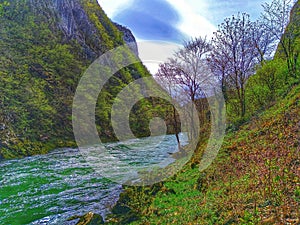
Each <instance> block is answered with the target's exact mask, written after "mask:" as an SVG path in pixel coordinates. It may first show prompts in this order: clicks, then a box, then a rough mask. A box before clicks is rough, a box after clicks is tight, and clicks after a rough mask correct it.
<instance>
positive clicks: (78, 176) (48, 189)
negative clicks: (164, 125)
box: [0, 135, 186, 225]
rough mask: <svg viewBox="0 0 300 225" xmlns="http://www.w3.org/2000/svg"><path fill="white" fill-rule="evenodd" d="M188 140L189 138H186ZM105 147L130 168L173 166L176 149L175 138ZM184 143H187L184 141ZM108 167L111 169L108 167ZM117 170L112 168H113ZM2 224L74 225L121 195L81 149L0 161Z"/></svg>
mask: <svg viewBox="0 0 300 225" xmlns="http://www.w3.org/2000/svg"><path fill="white" fill-rule="evenodd" d="M182 137H183V139H185V141H186V138H185V137H184V135H182ZM161 139H162V137H149V138H142V139H134V140H128V141H125V142H118V143H109V144H105V147H106V149H108V151H109V152H110V153H111V154H113V155H114V156H118V155H119V158H124V157H125V156H126V157H125V160H126V161H127V163H128V165H132V164H134V165H151V164H157V163H159V162H161V161H166V162H169V163H171V162H172V160H173V158H172V157H171V155H170V153H172V152H175V151H176V150H177V147H176V146H177V143H176V139H175V136H174V135H166V136H165V137H164V138H163V139H162V141H161V142H160V143H159V145H157V140H161ZM183 143H184V142H183ZM108 166H109V165H108ZM110 166H113V165H110ZM0 176H1V180H0V224H1V225H9V224H11V225H14V224H16V225H19V224H39V225H40V224H47V225H48V224H59V225H61V224H68V225H69V224H70V225H71V224H74V223H76V221H73V222H67V221H66V220H67V219H68V218H69V217H71V216H74V215H83V214H85V213H87V212H90V211H92V212H95V213H98V214H101V215H102V216H104V217H105V215H106V214H107V213H108V212H109V209H110V208H111V207H112V206H113V205H114V203H115V202H116V201H117V199H118V196H119V194H120V193H121V191H122V187H121V185H120V184H116V183H114V182H112V181H110V180H109V179H107V178H104V177H103V176H100V175H99V173H96V172H95V170H94V169H93V168H92V167H91V165H90V164H88V163H87V162H86V160H85V159H84V157H82V155H81V152H80V151H79V150H78V149H67V148H66V149H57V150H54V151H52V152H51V153H49V154H46V155H39V156H33V157H27V158H23V159H14V160H2V161H0Z"/></svg>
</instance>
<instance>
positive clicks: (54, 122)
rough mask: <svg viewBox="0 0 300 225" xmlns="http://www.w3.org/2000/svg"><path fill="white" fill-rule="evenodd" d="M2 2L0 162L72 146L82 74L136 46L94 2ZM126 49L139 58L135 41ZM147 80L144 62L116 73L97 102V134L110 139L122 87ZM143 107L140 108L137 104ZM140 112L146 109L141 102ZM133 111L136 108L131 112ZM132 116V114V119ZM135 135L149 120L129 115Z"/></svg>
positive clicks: (10, 0)
mask: <svg viewBox="0 0 300 225" xmlns="http://www.w3.org/2000/svg"><path fill="white" fill-rule="evenodd" d="M1 2H2V3H0V52H1V55H0V108H1V110H0V157H6V158H10V157H18V156H26V155H32V154H39V153H45V152H47V151H48V150H49V149H52V148H55V147H58V146H66V145H74V140H73V132H72V101H73V96H74V93H75V90H76V87H77V85H78V81H79V80H80V78H81V76H82V74H83V72H84V71H85V69H86V68H87V67H88V66H89V65H90V64H91V63H92V62H93V61H94V60H95V59H96V58H97V57H99V56H100V55H101V54H103V53H104V52H106V51H108V50H110V49H113V48H115V47H117V46H120V45H123V44H124V43H125V42H135V38H134V36H133V35H132V33H131V32H130V30H128V29H127V28H125V27H123V26H120V25H117V24H114V23H113V22H112V21H111V20H110V19H109V18H108V17H107V16H106V14H105V12H104V11H103V10H102V9H101V7H100V6H99V5H98V3H97V1H96V0H7V1H4V2H3V1H1ZM132 50H133V52H134V53H135V54H138V51H137V47H136V43H135V44H133V45H132ZM144 76H150V74H149V72H148V71H147V69H146V68H145V67H144V66H143V65H142V64H134V65H132V66H129V67H128V68H124V69H122V70H120V71H119V72H118V73H117V74H116V75H115V79H112V80H110V81H109V83H108V84H107V85H106V87H105V90H103V91H102V92H101V94H100V96H99V100H98V105H97V109H96V112H97V113H96V122H97V127H98V129H99V130H98V131H99V135H100V136H101V137H102V138H103V139H106V140H113V139H114V134H113V130H112V127H111V122H110V108H111V105H112V102H113V99H114V97H115V96H116V95H117V93H118V92H119V91H120V90H121V89H122V87H123V86H124V85H126V84H128V83H130V82H131V81H133V80H134V79H137V78H141V77H144ZM141 107H142V106H141ZM143 107H144V108H143V109H141V110H140V111H139V112H140V113H141V112H143V111H145V107H147V104H144V106H143ZM137 111H138V110H137ZM135 115H136V116H135ZM133 116H135V117H134V118H136V119H135V120H134V121H135V123H136V124H135V126H134V127H135V128H136V132H137V133H139V134H140V135H141V136H143V135H146V133H147V132H148V131H147V130H140V127H141V126H142V124H143V122H145V120H146V119H147V116H145V115H144V116H142V115H137V113H133Z"/></svg>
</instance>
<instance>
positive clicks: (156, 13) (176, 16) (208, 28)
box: [98, 0, 271, 74]
mask: <svg viewBox="0 0 300 225" xmlns="http://www.w3.org/2000/svg"><path fill="white" fill-rule="evenodd" d="M266 1H267V2H270V1H271V0H265V1H261V0H251V1H247V0H98V2H99V4H100V6H101V7H102V8H103V10H104V11H105V12H106V14H107V15H108V17H110V18H111V19H112V20H113V21H114V22H117V23H119V24H121V25H124V26H126V27H128V28H129V29H130V30H131V31H132V32H133V34H134V36H135V37H136V39H137V41H138V47H139V52H140V58H141V59H142V61H143V62H144V64H145V65H146V66H147V67H148V68H149V70H150V71H151V73H152V74H153V73H155V72H156V71H157V68H158V64H159V63H160V62H162V61H159V60H157V62H156V63H147V62H146V61H147V60H146V59H145V58H143V57H141V54H143V53H144V52H145V53H146V54H145V55H146V56H147V53H149V46H147V45H145V44H140V42H142V41H144V40H151V41H162V42H168V43H173V44H177V45H181V44H182V43H183V42H184V41H186V40H190V39H191V37H199V36H202V37H205V36H206V37H207V38H210V37H212V35H213V32H215V31H216V30H217V27H218V24H220V23H222V22H223V20H224V19H225V18H226V17H231V16H232V15H234V14H237V13H238V12H247V13H248V14H250V18H252V19H253V20H255V19H257V18H258V17H259V14H260V12H261V11H262V7H261V4H262V3H264V2H266ZM151 47H153V48H156V50H159V49H160V48H163V49H167V50H170V49H172V48H170V46H168V47H165V46H163V45H159V44H157V45H155V46H151ZM176 48H177V49H178V46H174V48H173V50H172V51H171V50H170V51H165V52H166V53H165V56H166V57H165V58H167V56H168V57H170V56H171V55H172V52H174V51H175V50H176ZM144 49H145V50H144ZM161 58H163V57H161ZM150 61H151V60H150ZM152 61H155V60H152Z"/></svg>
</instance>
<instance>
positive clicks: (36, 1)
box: [30, 0, 138, 58]
mask: <svg viewBox="0 0 300 225" xmlns="http://www.w3.org/2000/svg"><path fill="white" fill-rule="evenodd" d="M30 4H31V7H32V9H33V11H35V13H37V14H42V15H43V16H45V17H46V18H47V19H49V20H51V19H53V18H56V20H57V25H58V27H59V29H60V30H61V31H62V32H63V34H64V35H65V37H64V38H65V39H66V40H72V39H75V40H77V42H78V43H80V45H82V46H83V48H84V49H85V52H86V54H87V57H88V58H94V57H96V56H99V54H101V53H103V49H102V48H101V45H102V43H101V38H100V36H101V35H100V36H99V35H98V32H99V27H96V26H95V22H96V21H91V17H90V15H89V13H90V14H91V13H92V12H91V11H94V10H97V11H94V12H93V13H95V14H94V15H96V16H97V17H98V19H99V21H97V22H100V24H103V25H104V26H103V27H104V29H105V30H108V31H112V34H113V35H122V37H123V41H124V42H125V43H127V44H128V45H129V46H130V48H131V50H132V51H133V52H134V53H135V54H136V55H138V49H137V44H136V40H135V37H134V36H133V34H132V33H131V31H130V30H129V29H128V28H126V27H124V26H121V25H119V24H116V23H112V22H111V21H110V20H109V19H108V18H107V16H106V14H105V12H104V11H103V10H102V9H101V7H100V6H97V2H96V1H87V0H30ZM89 10H91V11H89ZM115 28H117V29H118V31H120V32H121V34H118V31H117V30H116V29H115ZM87 37H93V47H91V46H90V45H89V43H87V41H86V39H87ZM119 44H121V42H120V41H119Z"/></svg>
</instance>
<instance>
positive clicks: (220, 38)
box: [211, 13, 258, 117]
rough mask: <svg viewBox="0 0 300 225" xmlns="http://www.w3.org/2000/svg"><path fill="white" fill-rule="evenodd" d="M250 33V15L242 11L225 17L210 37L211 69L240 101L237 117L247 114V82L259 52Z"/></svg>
mask: <svg viewBox="0 0 300 225" xmlns="http://www.w3.org/2000/svg"><path fill="white" fill-rule="evenodd" d="M253 32H254V29H253V23H252V22H251V21H250V17H249V15H248V14H245V13H243V14H238V15H236V16H232V17H231V18H227V19H225V20H224V22H223V23H222V24H221V25H219V29H218V31H217V32H215V33H214V37H213V39H212V45H213V49H214V50H213V51H212V57H211V60H212V63H211V64H213V65H214V67H213V70H215V71H217V72H218V74H219V77H221V82H222V86H223V89H224V88H225V87H226V86H224V85H227V86H229V87H228V88H229V89H230V90H234V93H235V94H236V97H237V99H238V101H239V109H240V112H239V115H240V117H244V116H245V114H246V102H245V88H246V82H247V80H248V78H249V76H250V75H252V74H253V72H254V66H255V65H256V63H257V56H258V51H257V48H256V47H255V44H254V42H253ZM225 82H226V84H225ZM227 100H228V98H227Z"/></svg>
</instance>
